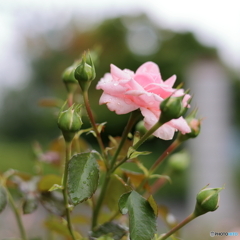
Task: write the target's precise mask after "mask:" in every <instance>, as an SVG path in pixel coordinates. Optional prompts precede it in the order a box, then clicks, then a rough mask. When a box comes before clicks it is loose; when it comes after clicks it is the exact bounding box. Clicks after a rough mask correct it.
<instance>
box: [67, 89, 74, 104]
mask: <svg viewBox="0 0 240 240" xmlns="http://www.w3.org/2000/svg"><path fill="white" fill-rule="evenodd" d="M67 101H68V106H69V107H71V106H72V105H73V93H72V92H70V93H68V99H67Z"/></svg>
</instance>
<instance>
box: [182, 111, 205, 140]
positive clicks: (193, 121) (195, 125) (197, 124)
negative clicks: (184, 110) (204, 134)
mask: <svg viewBox="0 0 240 240" xmlns="http://www.w3.org/2000/svg"><path fill="white" fill-rule="evenodd" d="M196 113H197V109H195V110H193V112H191V113H190V114H189V115H188V116H187V117H186V118H185V120H186V121H187V123H188V126H189V127H190V129H191V132H189V133H186V134H185V135H184V136H183V135H181V136H180V140H181V141H186V140H188V139H189V138H196V137H197V136H198V135H199V133H200V130H201V124H202V119H197V118H196Z"/></svg>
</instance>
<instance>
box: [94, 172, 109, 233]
mask: <svg viewBox="0 0 240 240" xmlns="http://www.w3.org/2000/svg"><path fill="white" fill-rule="evenodd" d="M110 178H111V172H110V171H108V172H107V173H106V176H105V179H104V182H103V185H102V189H101V192H100V195H99V197H98V200H97V203H96V206H95V208H94V211H93V215H92V230H93V229H94V228H95V227H96V225H97V223H98V216H99V213H100V210H101V206H102V203H103V200H104V197H105V193H106V190H107V187H108V184H109V182H110Z"/></svg>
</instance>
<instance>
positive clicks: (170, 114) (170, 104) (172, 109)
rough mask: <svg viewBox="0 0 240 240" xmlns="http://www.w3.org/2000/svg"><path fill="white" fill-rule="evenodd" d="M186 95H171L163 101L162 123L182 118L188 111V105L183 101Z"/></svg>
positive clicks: (161, 106) (161, 108)
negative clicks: (185, 105) (184, 104)
mask: <svg viewBox="0 0 240 240" xmlns="http://www.w3.org/2000/svg"><path fill="white" fill-rule="evenodd" d="M184 96H185V95H183V96H180V97H172V96H170V97H168V98H166V99H165V100H163V101H162V102H161V104H160V110H161V116H160V119H159V121H160V122H161V123H166V122H169V121H170V120H172V119H177V118H180V117H181V116H182V115H183V114H184V113H185V112H186V107H184V106H183V103H182V101H183V98H184Z"/></svg>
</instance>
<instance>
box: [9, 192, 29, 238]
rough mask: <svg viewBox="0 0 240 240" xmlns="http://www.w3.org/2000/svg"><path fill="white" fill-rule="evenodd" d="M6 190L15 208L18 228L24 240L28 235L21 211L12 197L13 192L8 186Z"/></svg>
mask: <svg viewBox="0 0 240 240" xmlns="http://www.w3.org/2000/svg"><path fill="white" fill-rule="evenodd" d="M6 191H7V194H8V199H9V202H10V204H11V207H12V209H13V212H14V214H15V217H16V220H17V224H18V228H19V230H20V234H21V238H22V240H27V235H26V232H25V229H24V227H23V223H22V219H21V216H20V213H19V211H18V209H17V207H16V205H15V203H14V200H13V197H12V195H11V193H10V192H9V191H8V189H7V188H6Z"/></svg>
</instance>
